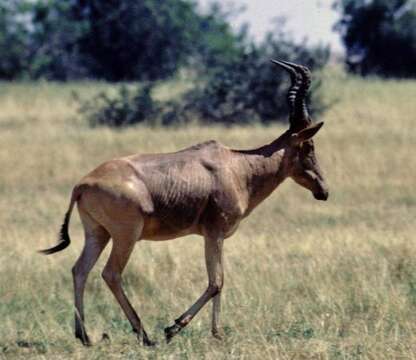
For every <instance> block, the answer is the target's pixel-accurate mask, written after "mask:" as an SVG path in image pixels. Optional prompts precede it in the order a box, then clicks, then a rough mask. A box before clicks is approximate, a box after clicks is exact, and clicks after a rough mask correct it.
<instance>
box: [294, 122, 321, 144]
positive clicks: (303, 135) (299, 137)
mask: <svg viewBox="0 0 416 360" xmlns="http://www.w3.org/2000/svg"><path fill="white" fill-rule="evenodd" d="M323 124H324V123H323V121H322V122H319V123H316V124H313V125H311V126H308V127H307V128H305V129H303V130H301V131H299V132H298V133H294V134H292V136H291V143H292V145H298V144H301V143H303V142H304V141H306V140H309V139H311V138H312V137H313V136H314V135H315V134H316V133H317V132H318V131H319V129H320V128H321V127H322V125H323Z"/></svg>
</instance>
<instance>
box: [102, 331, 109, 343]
mask: <svg viewBox="0 0 416 360" xmlns="http://www.w3.org/2000/svg"><path fill="white" fill-rule="evenodd" d="M101 341H108V342H109V341H111V340H110V336H109V335H108V334H107V333H103V335H102V336H101Z"/></svg>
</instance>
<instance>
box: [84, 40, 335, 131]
mask: <svg viewBox="0 0 416 360" xmlns="http://www.w3.org/2000/svg"><path fill="white" fill-rule="evenodd" d="M328 57H329V51H328V49H327V48H323V47H315V48H309V47H307V46H306V44H298V45H296V44H294V43H293V42H292V41H291V40H290V39H289V38H288V37H287V36H286V35H285V34H284V33H280V34H279V35H278V36H273V35H268V36H267V37H266V39H265V41H264V42H263V44H261V45H260V46H257V45H254V44H249V45H247V46H246V47H242V48H241V51H240V54H239V55H238V56H233V57H225V58H223V59H222V62H221V61H220V59H221V58H220V57H218V58H217V64H216V66H212V65H211V66H212V67H206V68H205V74H206V76H205V77H203V76H202V75H201V73H198V74H197V76H196V77H197V78H198V79H202V80H197V79H194V82H195V84H196V85H195V88H193V89H192V90H190V91H189V92H188V93H186V94H185V95H184V96H183V98H181V99H180V100H177V101H176V102H167V103H159V102H155V101H154V100H152V99H151V94H150V89H151V85H147V86H146V87H143V88H138V89H137V90H134V91H133V90H132V91H129V90H127V89H126V88H125V87H123V88H122V89H121V91H120V93H119V94H118V96H117V97H116V98H111V99H110V98H108V97H107V96H106V95H103V94H101V95H100V96H99V98H98V99H96V100H98V101H92V102H90V103H89V105H88V106H87V107H86V108H87V109H88V110H89V113H90V116H89V119H90V120H91V119H93V120H92V122H91V121H90V122H91V123H92V124H94V125H108V126H124V125H131V124H135V123H139V122H142V121H148V122H149V123H151V124H155V123H158V124H163V125H170V124H178V123H187V122H190V121H192V120H194V119H198V120H199V121H201V122H206V123H223V124H227V125H231V124H236V123H238V124H245V123H250V122H263V123H268V122H271V121H278V120H283V119H285V120H286V119H287V115H288V107H287V102H286V94H287V91H288V89H289V84H290V80H289V76H288V74H287V72H286V71H284V70H283V69H280V68H277V67H276V66H275V65H273V64H272V63H271V62H270V61H269V60H270V59H271V58H278V59H285V60H288V61H293V62H296V63H301V64H303V65H307V66H308V67H309V68H310V69H311V70H319V69H321V68H322V67H323V66H324V65H325V64H326V62H327V60H328ZM320 88H321V82H320V80H319V72H315V73H314V81H313V83H312V87H311V91H310V92H309V99H308V100H309V102H310V106H309V109H310V112H311V113H312V114H317V113H320V112H322V111H324V110H325V109H326V107H327V106H328V104H325V103H324V102H323V100H322V96H321V95H322V94H321V91H320Z"/></svg>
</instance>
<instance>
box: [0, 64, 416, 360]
mask: <svg viewBox="0 0 416 360" xmlns="http://www.w3.org/2000/svg"><path fill="white" fill-rule="evenodd" d="M186 86H187V85H186V83H183V82H173V83H171V84H168V85H164V86H161V87H159V88H158V89H157V92H156V95H157V96H158V97H159V98H160V99H168V98H169V97H172V96H175V94H177V93H178V92H180V91H181V89H183V88H184V87H186ZM108 87H109V85H105V84H100V83H69V84H54V83H27V84H22V83H18V84H10V83H1V84H0V139H1V140H0V144H1V145H0V171H1V174H0V250H1V251H0V324H1V326H0V358H1V359H20V358H22V359H23V358H25V359H68V358H71V359H147V358H149V359H159V358H160V359H200V358H202V359H415V358H416V238H415V234H416V219H415V217H416V191H415V184H416V156H415V150H416V148H415V144H416V131H415V116H416V102H415V100H414V98H415V95H416V82H412V81H398V80H390V81H382V80H378V79H369V80H361V79H357V78H353V77H347V76H345V75H343V74H342V73H340V72H332V71H330V72H328V73H327V74H326V75H325V79H324V86H323V87H324V91H325V94H326V96H327V97H328V98H329V99H331V100H332V99H334V98H336V99H337V102H336V103H335V104H334V105H333V106H332V107H331V109H330V110H329V111H327V112H326V113H325V115H324V116H322V117H321V118H320V119H319V120H324V121H325V126H324V128H323V129H322V130H321V131H320V132H319V134H318V135H317V136H316V140H315V144H316V149H317V156H318V158H319V161H320V163H321V167H322V169H323V171H324V173H325V176H326V179H327V182H328V184H329V186H330V197H329V200H328V201H327V202H318V201H316V200H314V199H313V197H312V195H311V194H310V193H309V192H308V191H306V190H305V189H303V188H300V187H299V186H298V185H296V184H294V183H293V182H292V181H291V180H287V181H286V182H285V183H284V184H282V185H281V187H279V188H278V189H277V190H276V191H275V192H274V193H273V195H272V196H271V197H270V198H268V199H267V200H266V201H265V202H264V203H263V204H262V205H260V206H259V207H258V208H257V209H256V210H255V211H254V213H253V214H252V215H251V216H250V217H249V218H248V219H246V220H245V221H244V222H243V223H242V225H241V226H240V228H239V231H238V232H237V233H236V234H235V235H234V236H233V237H231V238H229V239H227V240H226V242H225V287H224V290H223V304H222V317H221V319H222V327H223V329H224V332H225V334H226V337H225V339H224V340H223V341H222V342H220V341H218V340H216V339H214V338H212V336H211V333H210V317H211V304H208V305H207V306H206V307H205V308H204V309H203V310H202V311H201V312H200V314H198V315H197V317H196V318H195V319H194V320H193V321H192V323H191V324H190V325H189V326H188V327H187V328H186V329H184V330H183V331H182V332H181V333H180V334H179V335H178V336H177V337H175V338H174V339H173V341H172V342H171V343H170V344H169V345H166V344H165V342H164V335H163V329H164V327H166V326H167V325H171V324H172V321H173V320H174V319H175V318H177V317H178V316H179V315H180V314H181V313H182V312H183V311H184V310H185V309H187V308H188V307H189V306H190V305H191V304H192V303H193V302H194V301H195V300H196V298H197V297H198V296H199V295H200V294H201V293H202V292H203V290H204V289H205V287H206V283H207V278H206V271H205V261H204V256H203V240H202V238H200V237H193V236H191V237H186V238H181V239H176V240H172V241H166V242H146V241H143V242H140V243H138V244H137V246H136V248H135V250H134V253H133V255H132V257H131V259H130V262H129V264H128V265H127V268H126V271H125V273H124V284H125V289H126V291H127V294H128V296H129V298H130V300H131V302H132V304H133V306H134V307H135V308H136V310H137V311H138V313H139V315H140V316H141V318H142V320H143V322H144V325H145V327H146V329H147V331H148V333H149V335H150V337H151V338H152V339H155V340H157V341H158V342H159V346H158V347H156V348H153V349H148V348H143V346H142V345H141V344H139V343H137V341H136V338H135V336H134V334H133V333H132V332H131V328H130V325H129V323H128V321H127V319H126V318H125V316H124V314H123V313H122V311H121V309H120V307H119V305H118V304H117V303H116V301H115V299H114V297H113V295H112V294H111V293H110V291H109V289H108V288H107V286H106V285H105V283H104V281H103V280H102V279H101V275H100V273H101V270H102V268H103V266H104V264H105V261H106V259H107V257H108V255H109V250H110V246H108V247H107V248H106V250H105V252H104V253H103V254H102V256H101V258H100V260H99V261H98V263H97V265H96V267H95V268H94V269H93V271H92V272H91V274H90V277H89V281H88V283H87V287H86V292H85V313H86V326H87V330H89V334H90V336H91V337H92V340H93V342H94V346H93V347H91V348H84V347H82V345H81V344H80V343H79V342H78V341H76V340H75V338H74V336H73V310H74V309H73V289H72V275H71V267H72V266H73V264H74V262H75V260H76V259H77V257H78V255H79V253H80V251H81V248H82V245H83V234H82V228H81V225H80V222H79V218H78V215H77V214H76V211H75V212H74V216H73V217H72V221H71V226H70V235H71V239H72V243H71V246H70V247H69V248H68V249H66V250H65V251H63V252H60V253H57V254H56V255H51V256H49V257H45V256H42V255H39V254H37V252H36V250H38V249H41V248H45V247H49V246H51V245H53V244H55V242H56V239H57V232H58V230H59V227H60V225H61V223H62V220H63V215H64V213H65V211H66V209H67V206H68V203H69V197H70V193H71V190H72V186H73V185H74V184H75V183H76V182H77V181H78V180H79V179H80V178H81V177H82V176H83V175H84V174H86V173H87V172H88V171H90V170H91V169H92V168H94V167H95V166H97V165H98V164H99V163H101V162H103V161H104V160H107V159H110V158H114V157H119V156H124V155H128V154H131V153H135V152H169V151H175V150H178V149H181V148H184V147H187V146H189V145H192V144H194V143H197V142H201V141H205V140H209V139H217V140H219V141H221V142H222V143H223V144H225V145H227V146H230V147H233V148H254V147H257V146H259V145H261V144H265V143H267V142H270V141H271V140H273V139H274V138H275V137H277V136H279V135H280V134H281V133H282V132H283V131H284V130H285V126H284V125H274V126H269V127H264V126H260V125H254V126H251V127H232V128H224V127H219V126H215V127H207V126H198V125H191V126H186V127H182V128H168V129H167V128H157V127H156V128H148V127H143V126H138V127H132V128H128V129H125V130H110V129H108V128H90V127H89V126H88V124H87V123H86V121H85V119H83V118H82V117H80V116H79V115H78V114H77V112H76V104H75V103H74V101H73V97H72V95H71V93H72V92H73V91H74V90H75V91H77V92H78V93H79V94H80V96H82V97H85V98H88V97H91V96H93V95H94V94H95V93H97V91H99V90H102V89H105V88H108ZM282 101H285V99H282ZM103 333H107V334H108V335H109V336H110V338H111V340H110V341H102V340H101V338H102V334H103Z"/></svg>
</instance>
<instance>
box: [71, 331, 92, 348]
mask: <svg viewBox="0 0 416 360" xmlns="http://www.w3.org/2000/svg"><path fill="white" fill-rule="evenodd" d="M75 337H76V338H77V339H79V340H80V341H81V343H82V345H84V346H86V347H89V346H92V343H91V340H90V338H89V337H88V335H87V334H85V333H84V334H75Z"/></svg>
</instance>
